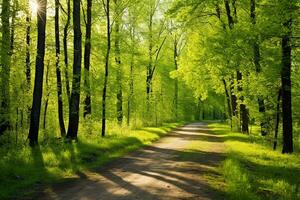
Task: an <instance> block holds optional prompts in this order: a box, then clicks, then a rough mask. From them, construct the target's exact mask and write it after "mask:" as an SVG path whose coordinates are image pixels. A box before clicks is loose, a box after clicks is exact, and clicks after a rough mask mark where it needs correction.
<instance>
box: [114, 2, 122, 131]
mask: <svg viewBox="0 0 300 200" xmlns="http://www.w3.org/2000/svg"><path fill="white" fill-rule="evenodd" d="M118 1H120V0H114V4H115V62H116V65H117V120H118V123H119V125H121V124H122V121H123V92H122V63H121V48H120V20H121V18H122V13H121V12H120V8H119V6H120V5H119V3H118Z"/></svg>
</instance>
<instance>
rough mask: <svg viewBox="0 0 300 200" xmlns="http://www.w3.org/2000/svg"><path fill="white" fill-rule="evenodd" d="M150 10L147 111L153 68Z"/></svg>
mask: <svg viewBox="0 0 300 200" xmlns="http://www.w3.org/2000/svg"><path fill="white" fill-rule="evenodd" d="M152 12H153V11H152V10H151V11H150V16H149V25H148V29H149V30H148V31H149V47H148V53H149V61H148V65H147V74H146V94H147V111H148V113H149V111H150V98H151V91H152V77H151V75H152V68H153V30H152V29H153V14H152Z"/></svg>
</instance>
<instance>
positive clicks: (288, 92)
mask: <svg viewBox="0 0 300 200" xmlns="http://www.w3.org/2000/svg"><path fill="white" fill-rule="evenodd" d="M291 25H292V20H291V19H290V20H288V21H287V22H285V23H284V27H285V28H287V30H288V33H286V34H284V36H283V37H282V39H281V40H282V41H281V43H282V44H281V49H282V69H281V84H282V118H283V119H282V128H283V148H282V153H292V152H293V150H294V149H293V118H292V89H291V64H292V61H291V59H292V58H291V56H292V48H291Z"/></svg>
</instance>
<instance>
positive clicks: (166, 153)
mask: <svg viewBox="0 0 300 200" xmlns="http://www.w3.org/2000/svg"><path fill="white" fill-rule="evenodd" d="M199 140H203V141H205V142H206V143H209V148H207V149H204V150H201V151H188V148H189V145H190V144H191V143H192V142H195V141H199ZM223 152H224V144H223V142H222V140H221V139H220V138H219V137H218V136H216V135H213V134H212V133H210V132H209V129H208V127H207V125H206V124H204V123H192V124H189V125H186V126H183V127H180V128H177V129H175V130H173V131H172V132H170V133H169V134H168V135H167V136H165V137H163V138H162V139H160V140H159V141H158V142H155V143H154V144H152V145H150V146H147V147H144V148H142V149H140V150H138V151H136V152H133V153H130V154H129V155H127V156H125V157H123V158H120V159H117V160H115V161H113V162H111V163H109V164H107V165H106V166H104V167H102V168H100V169H98V170H96V171H89V172H85V173H82V174H80V178H79V179H78V180H76V181H72V182H69V183H63V184H60V185H57V186H55V187H54V188H51V189H47V190H46V191H45V192H43V194H42V195H41V196H40V197H39V198H38V199H55V200H63V199H64V200H75V199H76V200H78V199H80V200H94V199H99V200H114V199H122V200H137V199H139V200H156V199H157V200H179V199H180V200H184V199H186V200H211V199H218V200H219V199H224V198H223V197H222V195H220V192H217V191H216V189H214V188H212V187H211V186H210V185H209V184H208V183H207V180H206V178H205V177H207V175H208V174H209V175H210V176H213V177H216V178H219V177H220V175H219V174H218V173H217V172H216V171H215V170H213V169H215V168H216V167H217V166H218V165H219V164H220V161H221V160H222V159H223V157H224V155H223Z"/></svg>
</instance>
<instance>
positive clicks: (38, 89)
mask: <svg viewBox="0 0 300 200" xmlns="http://www.w3.org/2000/svg"><path fill="white" fill-rule="evenodd" d="M37 3H38V5H39V9H38V11H37V24H38V41H37V55H36V63H35V68H36V69H35V80H34V89H33V101H32V107H31V108H32V109H31V114H30V128H29V135H28V139H29V145H30V146H34V145H36V144H38V133H39V125H40V112H41V102H42V94H43V76H44V57H45V37H46V34H45V33H46V15H47V14H46V12H47V9H46V8H47V0H38V1H37Z"/></svg>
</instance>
